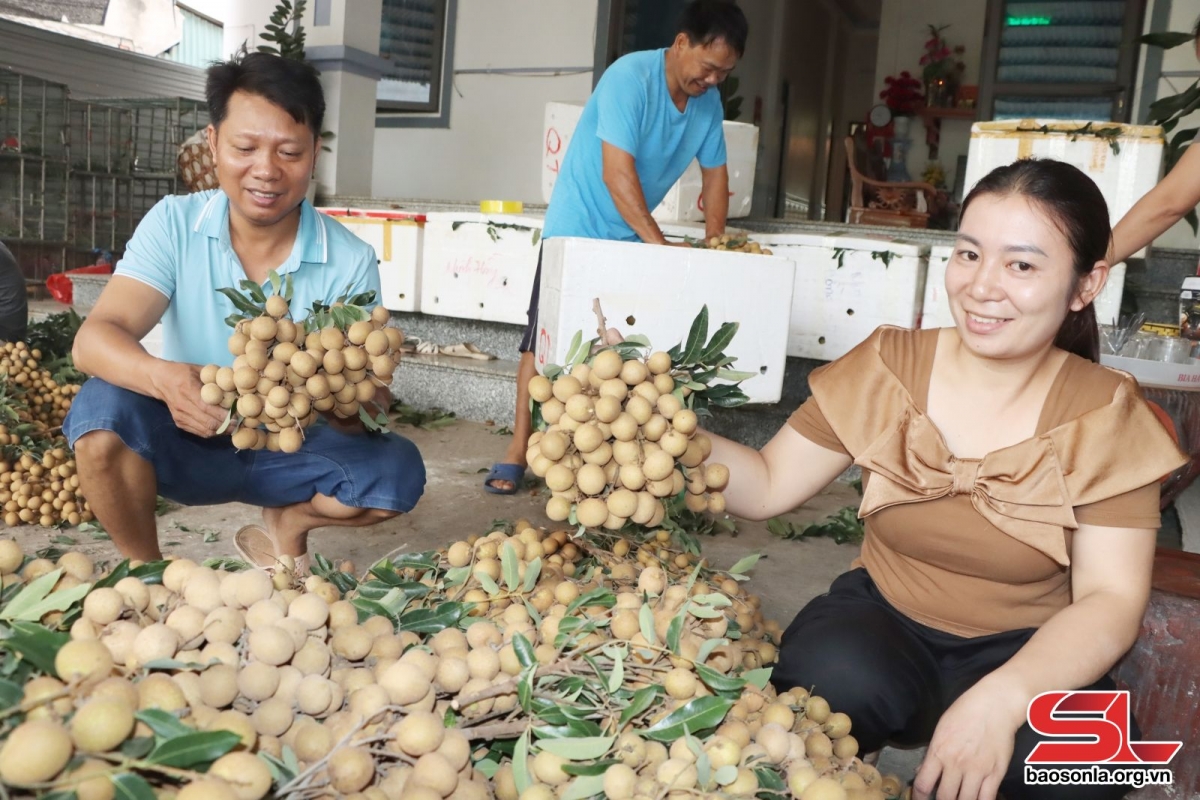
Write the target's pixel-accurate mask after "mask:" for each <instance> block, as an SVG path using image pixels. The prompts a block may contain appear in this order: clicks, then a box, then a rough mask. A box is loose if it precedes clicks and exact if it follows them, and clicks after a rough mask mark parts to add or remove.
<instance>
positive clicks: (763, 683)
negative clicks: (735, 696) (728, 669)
mask: <svg viewBox="0 0 1200 800" xmlns="http://www.w3.org/2000/svg"><path fill="white" fill-rule="evenodd" d="M771 672H772V669H771V668H770V667H759V668H758V669H752V670H747V671H746V672H743V673H742V680H744V681H745V682H746V685H747V686H757V687H758V688H759V689H765V688H767V683H768V682H770V680H771Z"/></svg>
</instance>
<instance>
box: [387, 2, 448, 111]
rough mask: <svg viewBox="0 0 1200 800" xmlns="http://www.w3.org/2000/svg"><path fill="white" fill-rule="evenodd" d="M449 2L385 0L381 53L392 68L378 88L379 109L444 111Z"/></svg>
mask: <svg viewBox="0 0 1200 800" xmlns="http://www.w3.org/2000/svg"><path fill="white" fill-rule="evenodd" d="M446 6H447V1H446V0H383V20H382V25H381V27H380V33H379V55H380V56H381V57H383V58H384V59H386V60H387V61H388V62H389V63H390V68H389V69H388V71H387V72H385V73H384V74H383V77H382V78H381V79H380V81H379V84H378V88H377V89H376V102H377V108H378V110H379V111H384V112H386V111H417V112H437V111H439V108H438V105H439V103H440V101H441V95H442V81H443V78H444V76H443V75H442V71H443V68H444V65H445V58H444V55H445V40H446V24H447V18H446V17H447V14H446Z"/></svg>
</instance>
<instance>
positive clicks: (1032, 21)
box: [1004, 17, 1054, 28]
mask: <svg viewBox="0 0 1200 800" xmlns="http://www.w3.org/2000/svg"><path fill="white" fill-rule="evenodd" d="M1004 24H1006V25H1008V26H1009V27H1013V28H1028V27H1032V26H1035V25H1053V24H1054V21H1053V20H1052V19H1050V18H1049V17H1008V18H1007V19H1005V20H1004Z"/></svg>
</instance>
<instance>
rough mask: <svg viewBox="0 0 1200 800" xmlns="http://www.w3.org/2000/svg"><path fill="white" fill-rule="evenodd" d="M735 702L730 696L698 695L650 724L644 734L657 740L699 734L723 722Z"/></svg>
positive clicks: (665, 740)
mask: <svg viewBox="0 0 1200 800" xmlns="http://www.w3.org/2000/svg"><path fill="white" fill-rule="evenodd" d="M733 704H734V700H733V698H729V697H711V696H710V697H697V698H696V699H695V700H692V701H691V702H689V703H688V704H687V705H685V706H683V707H681V708H677V709H675V710H674V711H672V712H671V713H670V714H668V715H667V716H666V717H664V718H663V719H661V720H659V721H658V722H656V723H655V724H654V725H652V726H650V727H649V728H648V729H647V730H646V731H645V732H644V734H643V735H644V736H645V738H647V739H652V740H653V741H656V742H673V741H675V740H676V739H678V738H679V737H680V736H683V735H685V734H694V735H699V734H700V733H701V732H703V731H707V730H708V729H710V728H715V727H716V726H717V725H719V724H721V721H722V720H724V719H725V715H726V714H727V713H728V712H729V709H730V708H732V707H733Z"/></svg>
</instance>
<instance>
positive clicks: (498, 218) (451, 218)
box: [425, 211, 546, 228]
mask: <svg viewBox="0 0 1200 800" xmlns="http://www.w3.org/2000/svg"><path fill="white" fill-rule="evenodd" d="M545 221H546V220H545V217H543V216H540V215H538V214H482V213H479V212H471V211H430V212H429V213H428V214H426V215H425V222H426V223H431V222H481V223H486V222H507V223H509V224H512V225H530V224H532V225H535V226H537V227H539V228H540V227H541V226H542V225H544V224H545Z"/></svg>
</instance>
